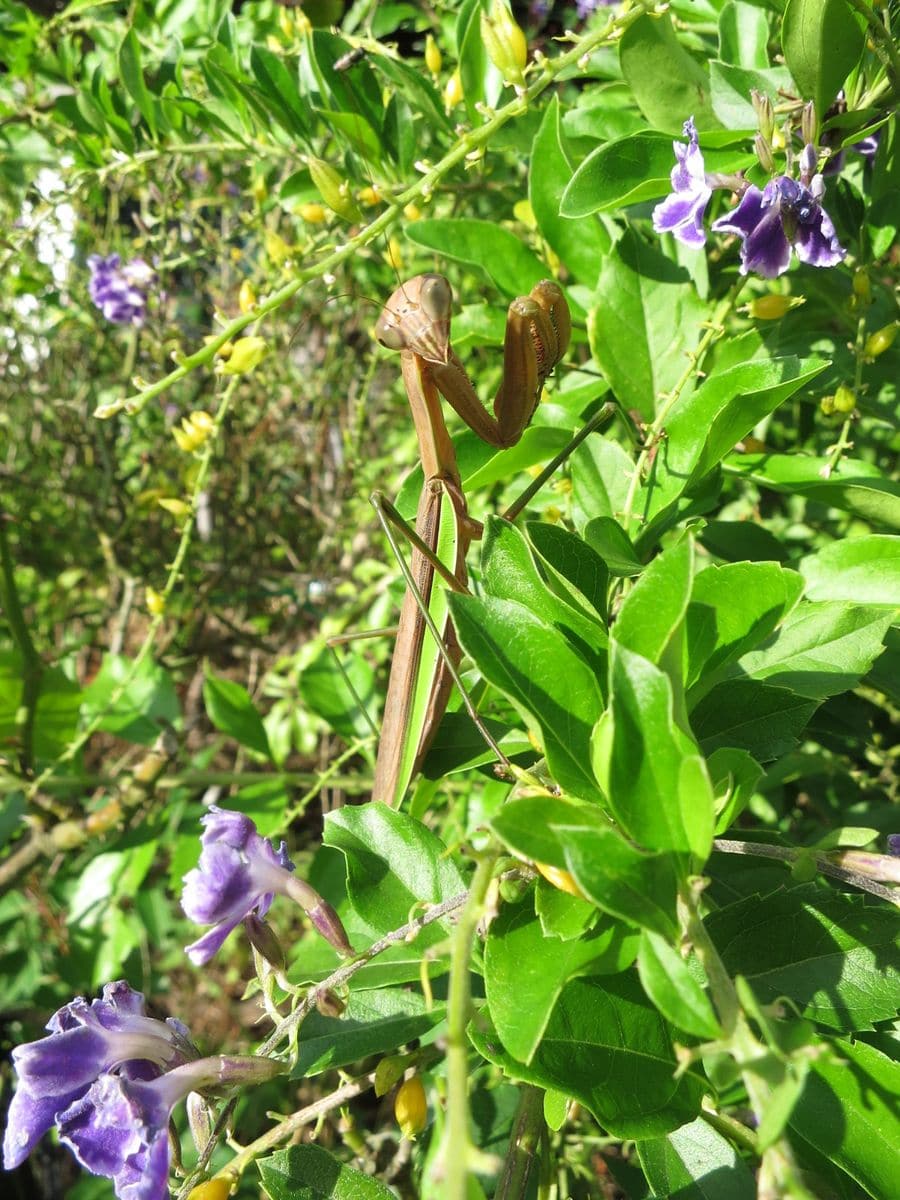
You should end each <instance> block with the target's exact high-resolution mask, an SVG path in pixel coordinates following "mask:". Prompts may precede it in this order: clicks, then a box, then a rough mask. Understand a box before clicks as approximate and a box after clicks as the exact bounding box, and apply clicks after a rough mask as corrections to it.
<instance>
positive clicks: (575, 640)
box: [481, 517, 608, 679]
mask: <svg viewBox="0 0 900 1200" xmlns="http://www.w3.org/2000/svg"><path fill="white" fill-rule="evenodd" d="M561 532H562V533H565V531H564V530H563V531H561ZM568 536H569V537H571V539H572V541H578V539H577V538H575V536H574V535H568ZM481 569H482V577H483V581H484V589H485V592H486V593H487V594H488V595H489V596H491V597H492V598H494V599H499V600H513V601H515V602H516V603H518V604H522V605H525V607H526V608H528V609H530V610H531V612H532V613H533V614H534V616H536V617H538V618H540V620H542V621H544V622H545V623H546V624H547V625H550V626H552V627H553V628H554V629H557V630H559V632H560V633H562V634H563V635H564V636H565V638H566V640H567V641H568V643H569V644H570V645H571V646H572V647H573V648H574V649H575V650H576V651H577V652H578V653H579V654H581V655H582V657H583V658H584V659H585V661H586V662H587V663H588V664H589V665H590V666H591V668H592V670H593V672H594V674H595V676H596V677H597V678H598V679H602V678H603V672H604V671H605V669H606V657H607V645H608V639H607V636H606V630H605V629H604V628H603V625H602V624H601V622H600V618H599V615H598V614H596V613H595V614H594V615H593V617H591V616H590V615H589V611H588V609H587V608H586V606H585V605H584V604H582V605H581V606H578V605H577V604H576V603H575V601H574V599H565V598H562V597H561V596H560V595H559V592H558V590H557V592H553V591H551V590H550V587H549V586H548V585H547V583H546V582H545V581H544V579H543V578H542V577H541V575H540V573H539V571H538V569H537V566H536V564H535V561H534V557H533V555H532V551H531V548H530V547H529V545H528V543H527V542H526V540H525V537H524V535H523V534H522V533H521V532H520V531H519V530H518V529H517V528H516V527H515V526H514V525H511V524H510V523H509V521H504V520H501V518H499V517H488V519H487V520H486V521H485V523H484V540H483V542H482V551H481Z"/></svg>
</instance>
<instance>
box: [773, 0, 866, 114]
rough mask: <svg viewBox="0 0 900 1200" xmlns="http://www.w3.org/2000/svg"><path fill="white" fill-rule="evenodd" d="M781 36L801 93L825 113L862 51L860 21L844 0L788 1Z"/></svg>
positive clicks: (862, 40)
mask: <svg viewBox="0 0 900 1200" xmlns="http://www.w3.org/2000/svg"><path fill="white" fill-rule="evenodd" d="M781 36H782V44H783V46H784V58H785V62H786V63H787V65H788V67H789V68H790V71H791V74H792V75H793V77H794V80H795V82H796V84H797V86H798V88H799V89H800V95H801V96H802V97H803V98H804V99H805V100H814V101H815V105H816V112H818V113H820V114H824V113H825V112H826V111H827V109H828V106H829V105H830V104H831V102H832V100H833V99H834V98H835V96H836V95H837V94H838V91H839V90H840V88H841V86H842V84H843V82H844V80H845V79H846V78H847V76H848V74H849V73H850V71H851V70H852V69H853V67H854V66H855V65H856V63H857V62H858V61H859V57H860V55H861V54H862V50H863V45H864V42H865V36H864V34H863V27H862V25H861V23H860V21H859V20H858V19H857V17H856V14H855V13H854V11H853V9H852V8H851V6H850V5H849V4H848V3H847V0H788V4H787V7H786V8H785V10H784V23H783V25H782V31H781Z"/></svg>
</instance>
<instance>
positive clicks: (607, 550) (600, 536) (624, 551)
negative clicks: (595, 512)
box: [584, 517, 644, 578]
mask: <svg viewBox="0 0 900 1200" xmlns="http://www.w3.org/2000/svg"><path fill="white" fill-rule="evenodd" d="M584 540H585V541H586V542H587V544H588V545H589V546H591V547H592V548H593V549H594V550H596V551H597V553H598V554H599V555H600V557H601V558H602V559H603V561H604V562H605V563H606V566H607V569H608V570H609V573H610V575H617V576H624V577H626V578H627V577H629V576H631V575H640V573H641V571H643V569H644V564H643V563H642V562H641V561H640V559H639V558H638V556H637V552H636V550H635V548H634V545H633V543H632V541H631V538H630V537H629V536H628V534H627V533H626V532H625V530H624V529H623V528H622V526H621V525H620V524H619V522H618V521H616V520H614V519H613V518H612V517H595V518H594V520H593V521H588V523H587V525H585V527H584Z"/></svg>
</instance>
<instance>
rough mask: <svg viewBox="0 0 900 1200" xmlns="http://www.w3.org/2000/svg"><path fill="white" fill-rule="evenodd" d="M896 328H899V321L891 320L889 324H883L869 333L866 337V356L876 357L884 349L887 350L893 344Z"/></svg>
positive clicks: (882, 352)
mask: <svg viewBox="0 0 900 1200" xmlns="http://www.w3.org/2000/svg"><path fill="white" fill-rule="evenodd" d="M898 329H900V323H898V322H897V321H893V322H892V323H891V324H890V325H885V326H883V328H881V329H876V330H875V332H874V333H870V334H869V336H868V337H867V338H866V354H867V355H868V357H869V358H877V357H878V355H879V354H884V352H885V350H889V349H890V348H891V346H892V345H893V344H894V338H895V337H896V336H897V330H898Z"/></svg>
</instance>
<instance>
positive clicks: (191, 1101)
mask: <svg viewBox="0 0 900 1200" xmlns="http://www.w3.org/2000/svg"><path fill="white" fill-rule="evenodd" d="M185 1109H186V1111H187V1119H188V1129H190V1131H191V1140H192V1141H193V1143H194V1145H195V1147H196V1148H197V1153H198V1154H202V1153H203V1150H204V1148H205V1147H206V1144H207V1142H208V1141H209V1139H210V1138H211V1137H212V1131H213V1125H214V1124H215V1122H214V1120H213V1113H212V1109H211V1108H210V1105H209V1101H208V1100H204V1098H203V1097H202V1096H201V1095H200V1093H199V1092H189V1093H188V1097H187V1101H186V1103H185ZM206 1182H207V1184H209V1183H212V1182H213V1180H207V1181H206ZM205 1186H206V1184H202V1183H201V1184H200V1187H205ZM196 1190H197V1189H196V1188H195V1189H194V1191H196ZM225 1194H226V1195H227V1194H228V1193H227V1192H226V1193H225ZM191 1195H192V1196H193V1195H194V1192H191Z"/></svg>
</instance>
